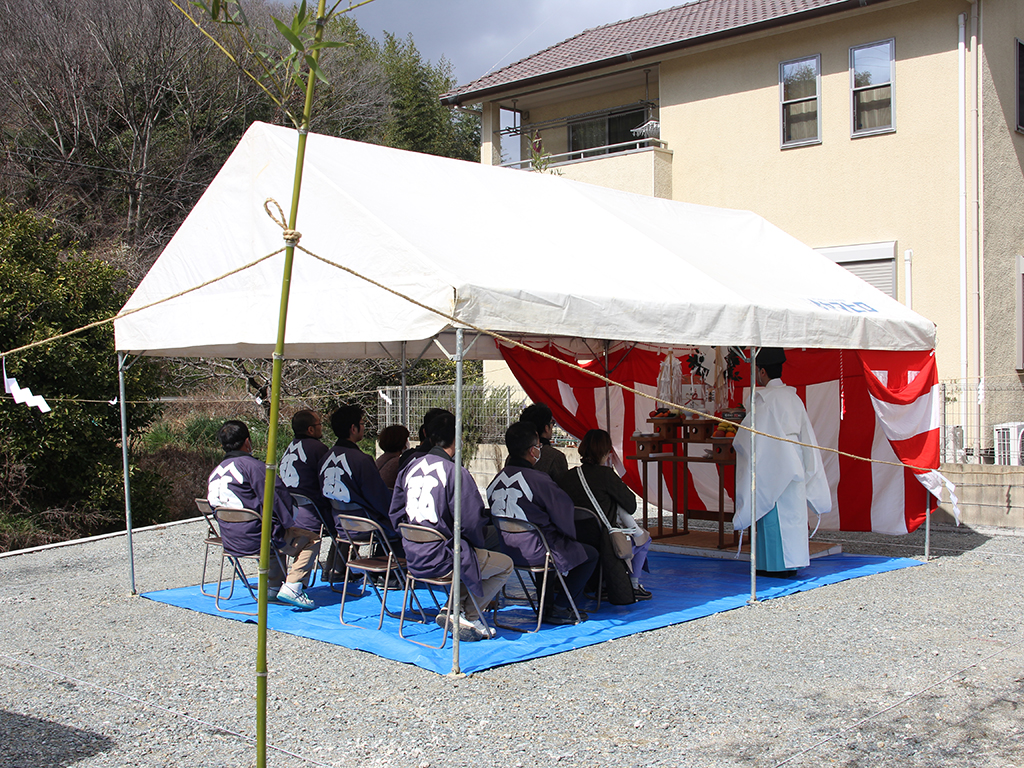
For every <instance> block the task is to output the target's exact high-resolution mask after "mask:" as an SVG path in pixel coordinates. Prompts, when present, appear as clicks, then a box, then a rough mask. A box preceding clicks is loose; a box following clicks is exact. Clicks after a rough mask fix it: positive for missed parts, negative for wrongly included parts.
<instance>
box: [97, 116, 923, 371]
mask: <svg viewBox="0 0 1024 768" xmlns="http://www.w3.org/2000/svg"><path fill="white" fill-rule="evenodd" d="M296 144H297V133H296V132H295V131H294V130H291V129H287V128H281V127H274V126H270V125H267V124H264V123H255V124H254V125H253V126H252V127H251V128H250V129H249V130H248V131H247V132H246V133H245V135H244V136H243V137H242V140H241V141H240V143H239V145H238V147H237V148H236V149H235V151H234V152H233V153H232V154H231V156H230V157H229V158H228V160H227V162H226V163H225V164H224V167H223V168H222V169H221V171H220V172H219V173H218V174H217V177H216V178H215V179H214V180H213V182H212V183H211V184H210V186H209V188H208V189H207V190H206V192H205V193H204V195H203V196H202V198H201V199H200V200H199V202H198V203H197V204H196V206H195V208H194V209H193V210H192V212H191V213H190V214H189V216H188V218H187V219H186V220H185V222H184V223H183V224H182V226H181V228H180V229H179V230H178V232H177V233H176V234H175V236H174V238H173V239H172V240H171V242H170V243H169V244H168V245H167V247H166V248H165V250H164V251H163V253H162V254H161V256H160V258H159V259H158V260H157V262H156V264H155V265H154V266H153V268H152V269H151V270H150V271H149V274H147V276H146V278H145V279H144V280H143V281H142V283H141V284H140V285H139V287H138V289H137V290H136V291H135V293H134V294H133V295H132V297H131V298H130V299H129V301H128V303H127V304H126V305H125V308H124V309H125V310H130V309H133V308H136V307H141V306H144V305H147V304H150V303H152V302H155V301H158V300H161V299H165V298H166V297H168V296H171V295H174V294H177V293H179V292H181V291H184V290H186V289H189V288H192V287H194V286H197V285H200V284H203V283H205V282H207V281H210V280H212V279H214V278H217V277H219V276H221V275H224V274H225V273H227V272H229V271H231V270H234V269H238V268H239V267H241V266H243V265H245V264H247V263H249V262H252V261H255V260H256V259H258V258H260V257H262V256H264V255H266V254H268V253H270V252H272V251H274V250H276V249H278V248H280V247H281V246H282V239H281V230H280V228H279V226H278V225H277V224H275V223H274V222H273V221H272V220H271V219H270V218H269V217H268V216H267V214H266V213H265V212H264V210H263V208H264V201H265V200H266V199H267V198H274V199H276V200H277V201H278V202H279V203H280V205H281V207H282V208H283V209H284V210H288V209H289V207H290V204H291V199H290V192H289V190H290V189H291V182H292V178H293V175H294V162H295V151H296ZM298 229H299V231H300V232H301V233H302V241H301V244H302V246H304V247H305V248H308V249H309V250H310V251H312V252H314V253H316V254H318V255H320V256H322V257H324V258H326V259H328V260H330V261H332V262H335V263H337V264H342V265H344V266H346V267H349V268H351V269H353V270H355V271H356V272H358V273H360V274H362V275H365V276H367V277H370V278H372V279H373V280H376V281H378V282H379V283H381V284H383V285H387V286H389V287H391V288H393V289H394V290H397V291H399V292H401V293H403V294H405V295H407V296H410V297H412V298H414V299H416V300H418V301H420V302H422V303H423V304H425V305H426V306H428V307H431V308H435V309H437V310H439V311H441V312H444V313H445V314H449V315H452V316H454V317H455V318H456V319H457V320H458V321H459V322H460V323H467V324H472V325H475V326H478V327H481V328H485V329H488V330H492V331H499V332H502V333H506V334H509V335H512V336H517V337H523V336H531V337H543V338H545V339H550V340H555V341H559V343H561V344H563V345H564V346H566V347H571V346H572V345H573V340H580V339H602V340H611V341H632V342H641V343H644V344H651V345H657V346H661V347H668V346H688V345H695V344H700V345H714V346H724V345H740V346H779V347H788V348H792V347H814V348H846V349H850V348H854V349H889V350H924V349H932V348H933V347H934V345H935V326H934V324H933V323H931V322H930V321H928V320H926V319H925V318H923V317H921V316H920V315H918V314H916V313H914V312H912V311H911V310H909V309H907V308H906V307H904V306H903V305H902V304H899V303H898V302H896V301H894V300H893V299H891V298H890V297H888V296H886V295H884V294H883V293H881V292H880V291H878V290H876V289H874V288H872V287H871V286H870V285H868V284H867V283H865V282H863V281H862V280H860V279H859V278H857V277H854V276H853V275H852V274H850V273H849V272H848V271H846V270H845V269H843V268H842V267H840V266H838V265H836V264H834V263H832V262H831V261H829V260H828V259H826V258H824V257H822V256H820V255H818V254H816V253H814V252H813V251H812V250H811V249H810V248H809V247H807V246H805V245H803V244H802V243H800V242H798V241H797V240H795V239H794V238H792V237H790V236H789V235H787V234H786V233H784V232H782V231H781V230H779V229H778V228H776V227H774V226H772V225H771V224H769V223H768V222H766V221H765V220H764V219H762V218H761V217H760V216H757V215H755V214H752V213H749V212H745V211H733V210H726V209H719V208H709V207H705V206H697V205H689V204H686V203H680V202H673V201H669V200H662V199H658V198H652V197H646V196H643V195H634V194H629V193H625V192H618V191H615V190H611V189H605V188H602V187H596V186H592V185H588V184H582V183H578V182H573V181H569V180H567V179H563V178H559V177H557V176H552V175H544V174H536V173H522V172H515V171H512V170H508V169H502V168H495V167H489V166H484V165H479V164H475V163H468V162H463V161H458V160H450V159H446V158H439V157H433V156H430V155H422V154H417V153H412V152H404V151H401V150H396V149H390V148H386V147H379V146H375V145H371V144H362V143H358V142H352V141H347V140H344V139H337V138H331V137H327V136H319V135H315V134H311V135H310V136H309V141H308V144H307V155H306V162H305V173H304V178H303V189H302V199H301V208H300V216H299V220H298ZM283 262H284V254H283V253H281V254H278V255H277V256H274V257H272V258H270V259H268V260H266V261H264V262H262V263H260V264H259V265H257V266H255V267H250V268H248V269H245V270H242V271H240V272H238V273H237V274H234V275H232V276H230V277H228V278H225V279H223V280H219V281H217V282H214V283H211V284H210V285H207V286H204V287H203V288H201V289H199V290H197V291H193V292H190V293H187V294H185V295H183V296H180V297H177V298H174V299H172V300H170V301H167V302H165V303H162V304H159V305H157V306H155V307H151V308H148V309H145V310H144V311H141V312H138V313H136V314H133V315H130V316H128V317H126V318H123V319H121V320H118V321H117V322H116V323H115V333H116V343H117V349H118V350H121V351H125V352H132V353H139V354H148V355H157V356H205V357H269V356H270V355H271V353H272V352H273V348H274V343H275V340H276V334H277V320H278V317H277V312H276V309H277V307H278V304H279V301H280V291H281V276H282V270H283ZM450 330H451V323H450V322H448V321H446V320H445V319H443V318H442V317H439V316H438V315H437V314H435V313H433V312H430V311H428V310H425V309H423V308H421V307H418V306H416V305H414V304H411V303H409V302H407V301H405V300H404V299H401V298H399V297H396V296H394V295H392V294H390V293H388V292H386V291H384V290H382V289H380V288H378V287H376V286H373V285H371V284H370V283H367V282H365V281H363V280H361V279H359V278H357V277H354V276H353V275H350V274H348V273H346V272H344V271H342V270H340V269H338V268H336V267H334V266H331V265H329V264H325V263H323V262H321V261H318V260H317V259H315V258H313V257H312V256H310V255H308V254H306V253H303V252H301V251H298V250H297V251H296V254H295V263H294V267H293V275H292V282H291V289H290V304H289V314H288V328H287V336H286V340H287V343H286V350H285V353H286V355H287V356H288V357H291V358H333V359H352V358H365V357H385V356H397V355H398V354H399V350H400V349H401V343H402V342H406V341H408V342H417V344H416V345H415V347H414V345H410V347H409V354H410V355H411V356H412V357H416V356H419V355H420V353H421V352H422V351H423V350H426V353H425V354H424V356H425V357H437V356H439V355H440V354H442V353H441V351H440V350H439V349H437V348H436V347H434V345H433V344H431V343H430V339H432V338H434V337H435V336H438V335H439V334H444V333H445V332H446V331H450ZM576 343H578V341H577V342H576ZM447 348H448V350H452V349H453V345H451V344H448V345H447ZM467 356H468V357H476V358H487V357H494V358H497V357H499V355H498V353H497V351H496V349H495V346H494V344H493V343H491V342H490V340H489V339H486V338H484V339H480V340H478V341H477V342H476V343H475V344H474V345H473V346H472V347H471V349H470V350H469V352H468V354H467Z"/></svg>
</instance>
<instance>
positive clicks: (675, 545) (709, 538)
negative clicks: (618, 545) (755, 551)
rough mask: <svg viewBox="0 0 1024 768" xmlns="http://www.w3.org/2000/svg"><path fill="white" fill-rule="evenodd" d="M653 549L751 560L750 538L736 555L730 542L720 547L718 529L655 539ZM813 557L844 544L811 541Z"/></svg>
mask: <svg viewBox="0 0 1024 768" xmlns="http://www.w3.org/2000/svg"><path fill="white" fill-rule="evenodd" d="M725 540H726V542H731V541H732V533H731V532H730V533H729V534H728V535H727V536H726V539H725ZM651 549H652V550H653V551H654V552H674V553H676V554H678V555H694V556H696V557H717V558H730V559H731V558H734V559H736V560H745V561H747V562H750V538H749V537H747V536H744V537H743V551H742V552H741V553H740V556H739V557H736V546H735V545H734V544H730V545H729V546H727V547H726V548H725V549H719V548H718V531H701V530H694V529H692V528H691V529H690V532H689V533H688V534H685V535H682V534H681V535H679V536H668V537H666V538H664V539H654V541H653V542H651ZM810 550H811V559H812V560H813V559H814V558H816V557H825V556H826V555H838V554H839V553H841V552H842V551H843V545H842V544H836V543H833V542H828V541H811V542H810Z"/></svg>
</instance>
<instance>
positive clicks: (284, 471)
mask: <svg viewBox="0 0 1024 768" xmlns="http://www.w3.org/2000/svg"><path fill="white" fill-rule="evenodd" d="M292 433H293V435H294V438H293V439H292V441H291V442H290V443H288V447H287V448H285V451H284V455H283V456H281V462H280V464H279V465H278V466H279V472H280V478H281V482H283V483H284V484H285V486H286V487H287V488H288V489H289V491H292V492H294V493H296V494H301V495H303V496H305V497H306V498H308V499H309V500H310V501H312V502H313V504H314V505H315V506H316V509H315V510H313V509H309V508H308V507H305V506H302V505H299V504H296V505H295V507H294V509H293V512H294V515H295V520H296V523H297V524H298V525H299V526H300V527H303V528H306V529H307V530H311V531H312V530H316V531H319V530H320V526H321V525H325V526H326V527H327V530H328V531H329V533H330V534H331V536H334V535H335V528H334V518H333V516H332V514H331V505H330V503H329V502H328V501H327V499H326V498H324V495H323V493H322V491H321V488H320V465H321V464H323V460H324V456H326V455H327V453H328V451H329V449H328V448H327V446H326V445H324V444H323V441H322V440H321V438H322V437H323V434H324V427H323V421H322V420H321V419H320V416H319V414H317V413H315V412H314V411H310V410H302V411H296V412H295V414H294V415H293V416H292ZM318 513H319V514H318ZM336 558H337V554H336V552H335V550H334V546H333V545H332V546H331V551H330V552H329V553H328V555H327V564H326V565H325V566H324V570H325V572H328V571H330V570H331V569H332V568H334V567H335V559H336ZM341 562H342V571H344V565H343V563H344V561H341ZM339 579H340V577H339Z"/></svg>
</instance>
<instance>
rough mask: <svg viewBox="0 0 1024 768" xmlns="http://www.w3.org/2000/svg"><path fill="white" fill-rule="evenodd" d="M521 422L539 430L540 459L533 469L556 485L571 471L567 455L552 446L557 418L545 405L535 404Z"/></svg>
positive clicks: (524, 414) (527, 410)
mask: <svg viewBox="0 0 1024 768" xmlns="http://www.w3.org/2000/svg"><path fill="white" fill-rule="evenodd" d="M519 420H520V421H525V422H527V423H528V424H532V425H533V426H534V427H535V428H536V429H537V436H538V437H539V438H540V458H538V459H537V461H536V462H535V463H534V465H533V468H534V469H536V470H537V471H538V472H546V473H547V474H549V475H551V479H552V480H554V481H555V482H556V483H557V482H559V480H561V479H562V476H563V475H565V473H566V472H568V471H569V461H568V460H567V459H566V458H565V454H564V453H562V452H561V451H560V450H558V449H557V448H555V446H553V445H552V444H551V435H552V434H554V429H555V418H554V416H553V415H552V414H551V409H550V408H548V407H547V406H546V405H544V403H534V404H533V405H530V406H527V407H526V408H524V409H523V415H522V416H520V417H519Z"/></svg>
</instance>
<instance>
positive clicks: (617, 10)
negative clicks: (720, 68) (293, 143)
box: [353, 0, 685, 84]
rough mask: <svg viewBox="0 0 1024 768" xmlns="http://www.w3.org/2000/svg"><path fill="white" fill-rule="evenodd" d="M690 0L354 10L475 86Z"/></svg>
mask: <svg viewBox="0 0 1024 768" xmlns="http://www.w3.org/2000/svg"><path fill="white" fill-rule="evenodd" d="M683 2H685V0H503V1H502V2H498V0H374V2H372V3H370V4H369V5H367V6H364V7H362V8H358V9H356V10H355V11H353V15H354V17H355V19H356V21H357V22H358V23H359V26H360V27H361V28H362V29H363V30H364V31H365V32H367V33H369V34H371V35H373V36H374V37H377V38H379V37H380V36H381V34H382V33H383V32H384V31H387V32H391V33H392V34H395V35H397V36H398V37H405V36H406V35H408V34H409V33H412V36H413V40H414V41H415V43H416V47H417V48H418V49H419V51H420V53H421V54H422V55H423V57H424V58H426V59H428V60H430V61H432V62H436V61H437V60H438V59H440V58H441V56H444V57H445V58H447V59H448V60H449V61H450V62H451V63H452V66H453V68H454V70H455V79H456V80H457V81H458V82H459V84H465V83H468V82H471V81H473V80H475V79H477V78H478V77H480V76H482V75H484V74H486V73H487V72H489V71H490V70H492V69H499V68H501V67H503V66H505V65H507V64H511V63H512V62H514V61H518V60H519V59H522V58H525V57H526V56H529V55H530V54H532V53H536V52H537V51H539V50H542V49H544V48H547V47H548V46H549V45H552V44H554V43H557V42H560V41H562V40H565V39H566V38H568V37H572V36H573V35H575V34H577V33H579V32H582V31H583V30H585V29H589V28H591V27H598V26H601V25H602V24H609V23H611V22H613V21H620V20H622V19H628V18H631V17H633V16H640V15H642V14H645V13H650V12H652V11H658V10H661V9H663V8H671V7H672V6H675V5H681V4H682V3H683Z"/></svg>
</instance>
